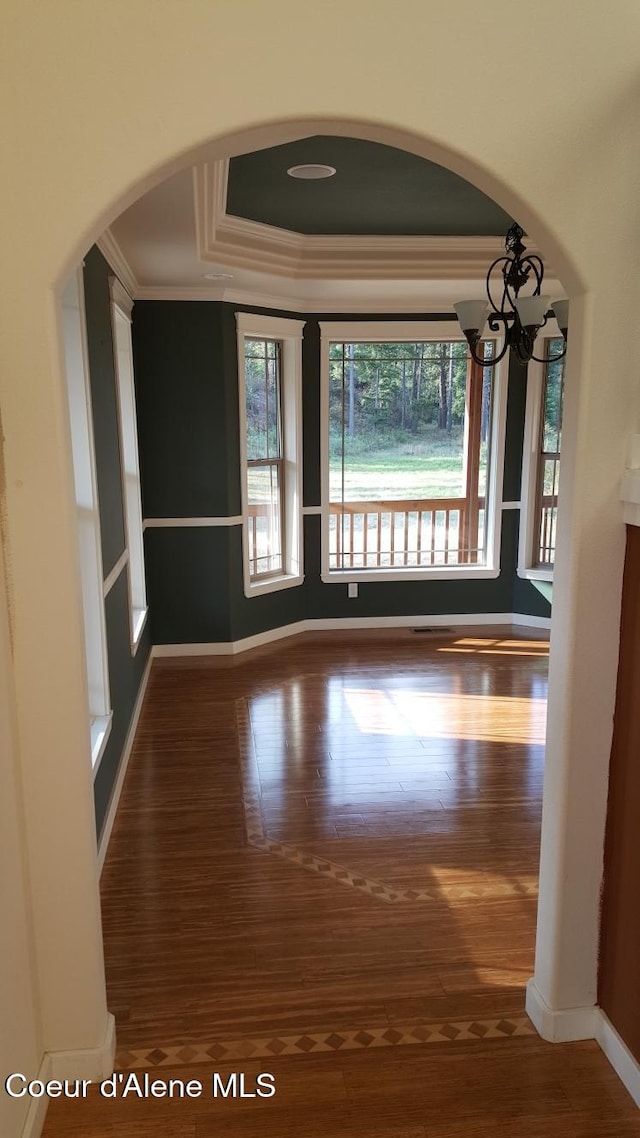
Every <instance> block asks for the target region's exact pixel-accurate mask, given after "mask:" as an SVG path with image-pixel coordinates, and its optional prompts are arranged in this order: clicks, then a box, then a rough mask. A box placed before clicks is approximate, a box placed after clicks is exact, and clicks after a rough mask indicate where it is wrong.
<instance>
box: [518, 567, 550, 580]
mask: <svg viewBox="0 0 640 1138" xmlns="http://www.w3.org/2000/svg"><path fill="white" fill-rule="evenodd" d="M518 576H519V577H520V578H521V579H522V580H523V581H553V569H518Z"/></svg>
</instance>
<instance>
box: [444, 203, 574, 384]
mask: <svg viewBox="0 0 640 1138" xmlns="http://www.w3.org/2000/svg"><path fill="white" fill-rule="evenodd" d="M523 236H524V230H523V229H522V228H521V226H519V225H518V224H517V223H516V222H514V223H513V225H512V226H511V227H510V229H509V230H508V232H507V236H506V238H505V243H504V245H505V249H506V254H505V255H504V256H502V257H497V258H496V260H495V261H494V262H493V264H492V265H491V266H490V267H489V271H488V273H487V298H488V303H487V301H486V300H461V301H459V303H458V304H454V306H453V307H454V308H455V311H456V316H457V317H458V320H459V322H460V327H461V328H462V331H463V332H464V334H465V336H466V338H467V343H468V344H469V351H470V352H471V355H472V356H473V358H474V360H475V361H476V363H478V364H482V366H483V367H493V366H494V365H495V364H497V363H499V361H500V360H501V359H502V358H503V356H504V355H506V353H507V351H508V350H509V348H512V349H513V351H514V353H515V355H516V356H517V358H518V359H519V360H520V363H523V364H527V363H529V360H537V361H538V362H539V363H546V362H549V361H548V360H546V359H542V358H541V357H539V356H536V355H534V347H535V342H536V336H537V335H538V332H539V331H540V329H541V328H543V327H544V325H545V324H546V323H547V320H548V319H549V316H555V318H556V321H557V323H558V326H559V328H560V331H561V332H562V336H563V338H564V341H565V346H564V350H563V351H562V352H560V354H559V355H557V356H552V357H550V361H553V360H560V359H562V357H563V356H564V355H565V354H566V351H567V345H566V341H567V326H568V323H569V301H568V300H554V302H553V310H552V311H550V305H551V299H550V297H548V296H543V295H542V294H541V291H540V290H541V288H542V281H543V279H544V265H543V264H542V261H541V259H540V257H538V256H536V255H535V254H534V253H530V254H527V255H526V256H525V254H526V253H527V247H526V245H523V243H522V238H523ZM498 271H499V275H500V277H501V278H502V281H501V288H502V297H501V300H500V307H498V305H497V304H496V303H495V301H494V299H493V296H492V293H491V285H492V280H491V278H492V275H493V274H494V273H495V274H496V275H498ZM530 277H533V280H535V288H534V291H533V293H531V294H530V295H527V296H520V295H519V293H520V289H521V288H523V287H525V286H526V285H527V284H529V283H531V284H533V280H532V281H530V280H529V278H530ZM487 320H488V322H489V328H490V329H491V331H492V332H499V331H503V332H504V344H503V347H502V349H501V351H500V352H499V353H498V355H497V356H495V357H493V358H492V359H484V358H480V357H479V356H478V355H476V348H477V346H478V344H479V343H480V341H481V340H482V334H483V331H484V326H485V324H486V322H487Z"/></svg>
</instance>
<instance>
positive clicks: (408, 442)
mask: <svg viewBox="0 0 640 1138" xmlns="http://www.w3.org/2000/svg"><path fill="white" fill-rule="evenodd" d="M462 442H463V440H462V431H461V430H458V431H455V432H453V433H452V434H451V435H448V434H446V433H444V432H439V431H438V430H437V428H431V429H430V431H429V433H428V434H426V433H425V435H422V436H419V437H416V438H413V437H412V436H408V437H407V436H405V439H404V440H403V441H399V442H397V441H395V440H392V439H389V440H384V444H383V445H379V444H377V440H376V439H375V438H373V439H370V440H365V439H362V438H357V439H355V440H353V441H351V440H349V439H347V440H346V447H345V451H346V453H345V470H344V484H345V489H344V496H345V499H346V500H347V501H348V500H351V501H367V500H368V501H371V500H379V499H393V500H398V499H400V500H401V499H411V498H455V497H457V496H458V495H461V494H462V493H463V484H462ZM367 443H368V445H367ZM339 448H340V442H339V440H335V442H334V443H333V445H332V448H331V449H332V455H331V461H330V486H331V498H332V499H333V500H336V499H338V498H341V497H342V470H341V463H340V457H339Z"/></svg>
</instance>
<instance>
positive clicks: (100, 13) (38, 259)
mask: <svg viewBox="0 0 640 1138" xmlns="http://www.w3.org/2000/svg"><path fill="white" fill-rule="evenodd" d="M3 32H4V36H3V47H2V49H0V50H2V51H3V53H4V56H5V58H4V60H0V74H2V75H3V77H4V84H5V92H4V94H3V97H2V99H1V100H0V103H1V105H2V107H3V114H4V120H5V121H4V122H3V124H2V136H3V157H4V159H5V163H7V164H8V169H9V170H10V171H11V176H10V177H5V178H3V179H2V180H1V181H0V217H2V218H3V220H4V221H5V222H6V223H7V224H6V227H5V228H6V233H5V235H4V237H3V243H2V253H3V272H2V275H1V277H0V321H1V322H2V327H1V328H0V343H1V345H2V346H1V348H0V409H1V410H2V416H3V421H4V427H5V432H6V439H7V442H6V467H7V487H6V510H7V542H8V548H9V553H10V556H11V563H12V574H13V575H12V581H11V585H10V602H11V605H12V609H13V613H14V621H15V656H14V664H13V672H14V682H15V702H16V712H17V717H16V722H17V731H18V737H19V746H20V756H21V767H22V779H23V784H24V787H25V794H26V810H25V825H26V837H27V845H28V849H29V857H30V865H31V874H32V887H33V913H34V928H35V940H36V951H37V953H38V971H39V977H40V988H41V1004H42V1017H43V1040H44V1046H45V1047H47V1048H54V1049H55V1048H65V1047H91V1046H95V1044H96V1040H97V1037H98V1036H99V1034H100V1032H101V1030H102V1028H103V1026H104V1021H105V1009H104V988H103V986H102V979H101V976H102V972H101V970H102V958H101V953H100V949H99V928H100V925H99V912H98V908H97V900H96V896H97V894H96V880H97V878H96V875H95V867H94V864H93V862H92V857H91V854H90V848H91V841H92V834H91V826H92V814H91V787H90V782H89V780H88V777H87V778H85V763H86V755H85V753H84V748H85V740H84V724H85V722H86V686H85V683H84V678H83V659H82V639H81V623H80V615H79V598H80V587H79V578H78V567H77V561H76V557H75V544H74V533H73V526H74V516H73V494H72V480H71V461H70V451H69V438H68V425H67V422H66V417H65V416H66V412H65V406H64V383H63V377H62V371H61V365H60V350H59V341H58V330H57V326H56V319H55V304H54V295H53V291H52V290H53V288H54V286H55V285H56V284H57V282H58V281H60V280H61V279H63V278H64V277H65V276H66V275H67V273H68V272H69V271H70V269H71V268H72V267H73V265H74V264H75V263H76V262H77V260H78V259H79V257H80V256H81V255H82V253H83V252H84V250H85V248H86V247H87V246H88V245H89V244H90V242H91V241H92V240H93V238H94V237H95V236H96V235H97V234H98V232H99V231H100V230H101V229H102V228H103V226H104V225H105V224H107V223H108V222H109V221H110V220H111V219H112V218H113V217H114V216H116V215H117V213H118V212H120V210H121V209H122V208H123V207H124V205H126V204H128V203H129V202H131V201H132V200H133V199H134V198H135V197H136V196H137V195H138V194H139V193H140V192H142V190H144V189H146V188H149V187H150V186H151V185H152V184H154V183H155V182H156V181H157V180H159V179H160V177H161V176H163V175H164V174H166V173H167V172H169V171H170V170H172V169H175V168H177V167H178V166H180V165H181V164H183V162H184V161H185V159H186V156H187V154H188V153H189V152H192V153H193V152H195V151H197V148H198V147H199V146H200V145H202V144H203V143H204V142H205V141H207V140H208V139H210V138H212V137H216V138H219V139H220V145H219V153H220V155H223V154H227V153H230V152H234V151H235V152H238V151H242V150H245V149H249V148H251V147H252V146H253V145H260V146H264V145H268V144H269V143H270V142H276V141H284V140H286V139H287V138H288V137H291V136H292V135H296V134H297V135H300V134H305V133H319V132H322V131H323V130H325V131H326V130H331V129H336V125H335V124H336V121H338V122H339V123H340V122H341V123H342V128H341V127H340V125H338V127H337V129H343V130H344V131H345V132H347V133H351V134H353V133H356V134H358V133H360V134H363V135H364V136H366V137H369V138H373V139H379V140H380V141H383V142H389V143H391V144H395V145H400V146H405V147H406V148H409V149H411V148H412V149H414V150H415V152H416V153H420V154H423V155H425V156H427V157H430V158H433V159H435V160H436V161H438V160H440V161H442V162H444V164H445V165H448V166H450V167H451V168H452V169H454V170H456V171H457V172H458V173H461V174H463V175H466V176H468V177H470V178H471V180H472V181H474V182H475V183H476V184H477V185H478V186H479V187H480V188H481V189H483V190H485V191H486V192H487V193H489V194H491V195H492V196H493V197H495V198H496V199H497V200H498V201H499V202H500V204H502V205H503V206H504V207H505V208H506V209H507V210H508V211H510V212H512V213H513V214H515V215H516V216H517V218H518V220H519V221H520V222H521V223H522V224H523V225H524V226H525V227H526V229H527V230H528V231H529V233H530V234H531V235H532V237H533V238H534V240H535V241H536V242H537V243H538V244H540V245H541V246H542V249H543V252H544V253H545V254H546V256H547V257H548V258H549V260H550V261H551V262H552V264H553V267H554V269H555V271H556V272H557V274H558V275H559V276H560V277H561V278H562V279H563V281H564V283H565V285H566V287H567V290H568V292H569V294H570V296H571V299H572V301H573V304H572V318H571V352H570V358H569V360H568V373H567V397H566V398H567V403H566V419H565V438H564V440H563V483H562V487H561V503H560V518H559V529H560V537H559V541H558V557H557V569H556V582H555V588H554V613H555V616H554V629H553V634H552V664H551V679H552V683H551V696H550V704H549V721H550V735H549V763H548V782H547V787H546V792H545V840H544V849H543V859H542V899H541V924H540V930H541V936H540V939H539V952H538V963H537V982H538V986H539V989H540V992H541V994H542V996H543V997H544V999H545V1000H546V1002H547V1003H548V1004H549V1006H552V1007H555V1008H563V1007H564V1008H566V1007H572V1006H576V1005H580V1006H581V1005H584V1004H585V1003H586V1004H588V1003H590V1002H593V999H594V993H595V977H596V955H597V925H598V897H599V880H600V875H601V867H602V837H603V827H604V810H605V798H606V778H607V765H608V755H609V744H610V733H611V720H612V712H613V698H614V687H615V673H616V660H617V642H618V616H619V602H620V587H621V573H622V559H623V536H624V535H623V525H622V517H621V511H620V507H619V503H618V481H619V476H620V473H621V471H622V467H623V462H624V451H625V442H626V438H627V436H628V434H629V432H630V431H633V430H634V429H636V426H637V422H638V409H639V408H638V402H639V399H638V380H637V365H636V363H635V362H634V361H635V360H637V358H638V348H639V346H640V345H639V343H638V340H639V335H640V332H639V330H638V323H637V320H636V316H635V314H636V309H637V305H638V302H639V301H640V295H639V291H640V286H639V282H640V275H639V274H638V271H637V269H638V262H639V260H640V257H639V251H640V214H639V211H638V208H637V186H638V184H640V170H639V165H640V148H639V147H638V145H637V139H638V125H639V124H638V106H639V100H638V78H637V76H638V64H639V63H640V58H639V56H640V50H639V48H638V45H639V44H640V5H638V3H637V0H614V2H613V3H612V4H609V5H600V4H585V3H584V0H563V2H562V3H557V0H554V2H553V3H552V2H551V0H539V2H538V3H537V4H536V5H535V8H533V9H532V8H531V6H530V5H528V4H520V5H514V4H513V2H512V0H485V2H484V3H483V4H482V5H478V4H477V3H476V2H475V0H458V2H457V3H456V4H450V5H442V4H437V5H436V4H433V3H429V2H425V0H398V2H397V3H396V4H395V5H394V6H393V13H392V14H391V8H390V5H389V3H388V2H387V0H325V2H324V3H323V4H318V5H314V6H312V5H300V3H299V0H272V2H271V3H269V4H265V3H263V2H262V0H217V2H216V3H215V4H213V3H211V2H210V0H163V2H162V3H158V2H157V0H136V2H135V3H133V4H132V3H131V2H130V0H110V3H108V4H105V3H103V2H102V0H85V2H84V3H83V4H78V3H77V2H76V0H57V2H56V3H55V4H50V5H46V4H42V3H40V2H38V0H6V3H5V7H4V13H3ZM492 64H493V65H492ZM329 79H330V81H329ZM359 122H361V123H366V124H368V125H366V126H362V127H359V126H358V125H357V124H358V123H359ZM269 123H272V124H273V123H280V124H281V125H280V126H278V127H275V128H271V129H269V130H265V129H264V126H265V124H269ZM282 124H283V125H282ZM12 163H13V164H12ZM36 711H37V714H36ZM61 882H64V883H65V888H64V890H63V889H62V888H61V884H60V883H61ZM72 947H73V956H72V957H70V952H71V948H72ZM70 959H73V968H71V966H70V963H69V961H70ZM11 1138H13V1136H11Z"/></svg>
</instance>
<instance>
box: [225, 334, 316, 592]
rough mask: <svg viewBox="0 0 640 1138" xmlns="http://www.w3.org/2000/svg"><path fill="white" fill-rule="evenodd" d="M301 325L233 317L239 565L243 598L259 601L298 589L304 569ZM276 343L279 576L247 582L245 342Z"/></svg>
mask: <svg viewBox="0 0 640 1138" xmlns="http://www.w3.org/2000/svg"><path fill="white" fill-rule="evenodd" d="M304 326H305V321H303V320H290V319H286V318H284V317H278V316H261V315H258V314H256V313H250V312H236V334H237V348H238V402H239V416H240V440H239V441H240V448H239V449H240V494H241V502H242V565H243V588H244V595H245V596H246V597H256V596H261V595H262V594H264V593H273V592H277V591H278V590H280V589H290V588H295V587H296V586H298V585H301V584H302V583H303V581H304V564H303V506H302V337H303V330H304ZM247 339H258V340H275V341H277V342H278V343H279V344H280V417H281V441H282V457H281V458H280V459H279V460H278V461H279V462H280V463H281V467H280V469H281V485H280V493H281V497H282V502H283V508H282V517H281V526H282V537H283V562H284V571H283V572H274V573H269V574H266V573H265V574H260V575H259V576H256V577H252V576H251V572H250V563H249V505H248V497H249V496H248V481H247V471H248V459H247V411H246V383H245V340H247Z"/></svg>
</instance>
